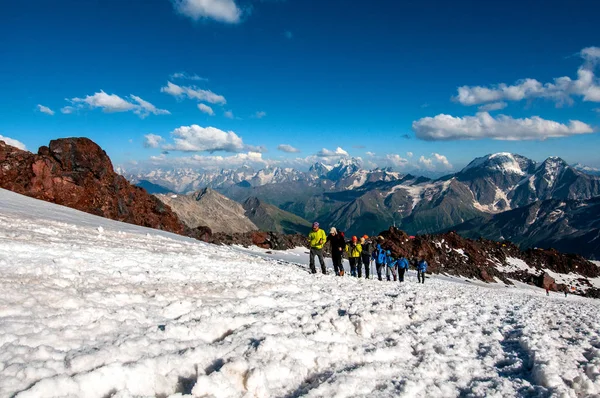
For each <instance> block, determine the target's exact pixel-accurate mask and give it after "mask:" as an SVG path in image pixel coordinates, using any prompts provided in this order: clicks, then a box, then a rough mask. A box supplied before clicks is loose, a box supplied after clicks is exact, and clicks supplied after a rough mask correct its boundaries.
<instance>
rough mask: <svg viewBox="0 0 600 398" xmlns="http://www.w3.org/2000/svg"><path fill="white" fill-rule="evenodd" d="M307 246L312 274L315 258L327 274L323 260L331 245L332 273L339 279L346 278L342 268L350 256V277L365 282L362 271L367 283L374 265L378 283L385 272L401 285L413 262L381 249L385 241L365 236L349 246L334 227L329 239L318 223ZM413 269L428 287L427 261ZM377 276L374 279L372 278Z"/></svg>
mask: <svg viewBox="0 0 600 398" xmlns="http://www.w3.org/2000/svg"><path fill="white" fill-rule="evenodd" d="M308 242H309V245H310V260H309V265H310V271H311V272H312V273H313V274H316V273H317V268H316V266H315V256H316V257H317V258H318V259H319V263H320V264H321V271H322V272H323V274H326V273H327V272H326V269H325V259H324V258H323V247H324V246H325V244H327V243H329V244H330V249H331V259H332V261H333V270H334V271H335V274H336V275H338V276H344V273H345V270H344V265H343V255H344V253H347V254H348V262H349V263H350V275H351V276H354V277H358V278H362V275H363V267H364V271H365V272H364V275H365V278H366V279H369V271H370V267H371V264H373V263H374V264H375V269H376V270H377V279H379V280H380V281H381V280H383V277H382V273H383V270H384V269H385V276H386V279H387V280H388V281H391V280H392V277H393V279H394V281H397V280H398V281H400V282H404V275H405V273H406V271H408V269H409V267H410V262H409V260H408V259H407V258H406V257H398V258H394V257H393V256H392V253H391V252H390V251H389V250H385V249H383V248H382V247H381V244H382V243H383V238H382V237H381V236H378V237H377V238H375V239H373V240H370V239H369V236H367V235H364V236H362V237H361V238H360V239H359V238H358V237H356V236H353V237H352V239H351V240H350V241H349V242H346V238H345V236H344V234H343V232H341V231H338V230H337V229H336V228H335V227H332V228H331V229H330V231H329V235H326V234H325V231H323V230H322V229H321V228H320V227H319V223H318V222H314V223H313V225H312V231H310V233H309V234H308ZM413 262H414V265H415V267H416V269H417V278H418V282H419V283H425V272H426V271H427V261H425V259H424V258H421V259H419V261H417V259H415V260H414V261H413ZM373 276H374V275H373Z"/></svg>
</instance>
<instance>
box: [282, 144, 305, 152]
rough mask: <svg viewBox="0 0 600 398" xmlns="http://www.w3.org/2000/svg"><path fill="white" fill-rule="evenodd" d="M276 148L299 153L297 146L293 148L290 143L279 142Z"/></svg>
mask: <svg viewBox="0 0 600 398" xmlns="http://www.w3.org/2000/svg"><path fill="white" fill-rule="evenodd" d="M277 149H278V150H280V151H282V152H287V153H299V152H300V150H299V149H298V148H294V147H293V146H291V145H288V144H281V145H279V146H278V147H277Z"/></svg>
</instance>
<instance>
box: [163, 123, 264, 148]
mask: <svg viewBox="0 0 600 398" xmlns="http://www.w3.org/2000/svg"><path fill="white" fill-rule="evenodd" d="M171 137H172V138H173V144H167V145H164V146H163V149H165V150H167V151H183V152H201V151H206V152H215V151H225V152H242V151H244V150H248V149H249V147H248V146H247V145H244V142H243V141H242V139H241V138H240V137H239V136H238V135H237V134H235V133H234V132H233V131H228V132H225V131H222V130H219V129H218V128H215V127H201V126H198V125H197V124H193V125H191V126H181V127H178V128H176V129H175V130H173V131H172V132H171ZM250 149H256V148H254V147H252V148H250ZM259 149H261V151H262V148H259Z"/></svg>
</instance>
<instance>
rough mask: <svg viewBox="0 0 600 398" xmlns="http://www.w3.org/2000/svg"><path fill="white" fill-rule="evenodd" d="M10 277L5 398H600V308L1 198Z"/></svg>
mask: <svg viewBox="0 0 600 398" xmlns="http://www.w3.org/2000/svg"><path fill="white" fill-rule="evenodd" d="M297 254H298V258H299V260H300V261H302V262H303V261H304V260H305V258H302V256H301V254H302V253H300V252H299V253H297ZM0 272H1V273H2V278H1V279H0V284H1V285H0V346H1V349H0V375H1V377H0V397H18V398H25V397H58V396H60V397H67V396H69V397H99V398H100V397H108V396H114V397H134V396H136V397H137V396H152V397H155V396H177V397H181V396H183V395H193V396H215V397H267V396H278V397H297V396H301V395H306V396H309V397H349V396H369V397H389V396H417V397H425V396H427V397H452V396H460V395H466V396H481V397H483V396H515V395H532V396H549V395H557V396H558V395H562V396H566V397H576V396H584V395H590V394H598V393H600V339H599V336H598V333H599V330H600V324H599V320H598V316H597V315H598V313H599V311H598V310H599V307H600V301H594V300H589V299H584V298H580V297H573V296H569V297H568V298H564V297H563V296H561V295H558V294H553V295H552V296H551V297H545V295H543V294H542V292H541V291H540V290H539V289H536V290H520V289H517V288H498V287H496V288H486V287H480V286H475V285H470V284H465V283H463V284H461V283H455V282H452V281H449V280H448V278H444V277H435V278H429V279H428V280H427V282H426V283H425V284H424V285H418V284H416V283H415V282H414V275H413V273H412V272H411V273H410V275H409V277H408V279H409V281H408V282H407V283H404V284H402V285H400V284H398V283H391V282H390V283H386V282H383V283H382V282H378V281H372V280H364V279H363V280H357V279H354V278H349V277H347V278H346V277H345V278H337V277H333V276H332V275H327V276H323V275H314V276H313V275H309V274H308V273H307V271H306V266H304V265H302V266H300V265H298V264H292V263H290V262H284V261H282V260H275V259H268V258H262V257H258V256H257V255H254V254H251V252H250V251H243V250H241V249H237V248H228V247H218V246H211V245H207V244H204V243H201V242H198V241H193V240H190V239H187V238H183V237H180V236H176V235H172V234H169V233H165V232H160V231H155V230H150V229H146V228H141V227H136V226H132V225H128V224H122V223H118V222H114V221H110V220H106V219H102V218H99V217H95V216H91V215H88V214H85V213H81V212H78V211H75V210H72V209H67V208H64V207H61V206H56V205H52V204H49V203H45V202H40V201H36V200H34V199H30V198H26V197H23V196H20V195H16V194H14V193H11V192H8V191H4V190H0Z"/></svg>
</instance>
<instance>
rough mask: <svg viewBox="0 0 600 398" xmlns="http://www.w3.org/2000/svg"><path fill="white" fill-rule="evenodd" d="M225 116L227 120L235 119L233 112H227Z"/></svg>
mask: <svg viewBox="0 0 600 398" xmlns="http://www.w3.org/2000/svg"><path fill="white" fill-rule="evenodd" d="M223 115H225V117H226V118H227V119H233V112H232V111H225V112H224V113H223Z"/></svg>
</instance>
